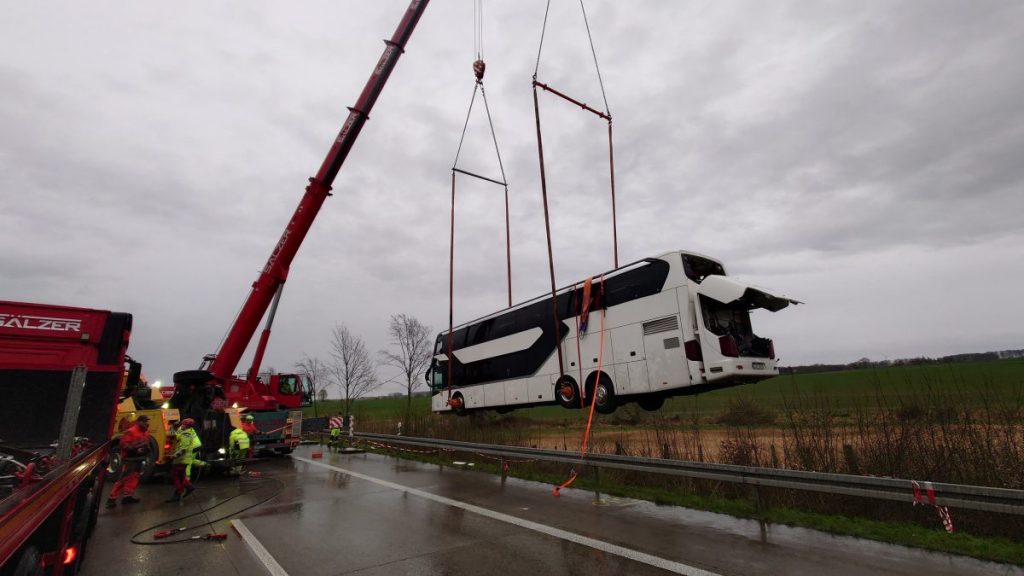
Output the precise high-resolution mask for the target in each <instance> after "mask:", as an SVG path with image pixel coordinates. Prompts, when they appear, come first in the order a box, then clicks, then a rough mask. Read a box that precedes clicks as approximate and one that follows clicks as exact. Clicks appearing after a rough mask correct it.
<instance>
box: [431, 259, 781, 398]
mask: <svg viewBox="0 0 1024 576" xmlns="http://www.w3.org/2000/svg"><path fill="white" fill-rule="evenodd" d="M600 284H601V282H600V281H599V279H598V278H597V277H595V278H594V280H593V287H592V290H591V307H590V309H591V312H590V316H589V326H588V329H587V330H586V332H585V333H584V334H583V336H582V338H581V337H579V335H578V334H577V326H578V324H579V321H580V316H579V313H580V302H581V300H582V298H583V284H582V283H578V284H575V285H573V286H568V287H565V288H563V289H561V290H559V291H558V292H557V313H558V318H559V326H558V329H557V335H556V327H555V322H554V314H553V308H552V302H551V300H552V298H551V295H545V296H540V297H538V298H535V299H533V300H530V301H528V302H524V303H522V304H518V305H516V306H513V307H511V308H508V309H505V310H502V311H500V312H495V313H494V314H491V315H489V316H485V317H483V318H480V319H478V320H474V321H472V322H469V323H467V324H463V325H461V326H458V327H456V328H455V329H454V330H453V333H454V336H453V344H452V356H453V357H454V362H453V365H452V367H451V378H452V383H451V386H449V383H448V377H449V375H448V332H447V331H445V332H442V333H441V334H438V336H437V340H436V341H435V343H434V357H433V359H432V361H431V364H430V367H429V368H428V370H427V373H426V379H427V383H428V384H429V385H430V387H431V392H432V394H433V398H432V401H431V407H432V409H433V410H434V411H435V412H448V411H454V412H455V413H457V414H460V415H461V414H465V413H466V412H468V411H472V410H482V409H493V410H497V411H498V412H502V413H504V412H508V411H511V410H513V409H515V408H525V407H529V406H539V405H545V404H555V403H558V404H561V405H562V406H564V407H565V408H580V407H582V406H584V405H586V406H589V402H590V398H591V395H592V394H594V393H595V390H596V394H597V400H596V404H595V410H598V411H600V412H602V413H606V414H607V413H611V412H613V411H614V410H615V408H616V407H617V406H619V405H621V404H623V403H625V402H631V401H635V402H637V403H638V404H639V405H640V406H641V407H642V408H644V409H645V410H657V409H659V408H661V406H662V404H664V402H665V398H667V397H669V396H675V395H685V394H697V393H700V392H704V391H707V390H714V389H717V388H724V387H727V386H733V385H736V384H745V383H750V382H757V381H759V380H764V379H766V378H770V377H772V376H775V375H776V374H778V368H777V366H776V362H777V360H776V357H775V349H774V345H773V343H772V341H771V340H769V339H767V338H761V337H759V336H756V335H755V334H754V332H753V329H752V327H751V325H750V311H751V310H753V309H756V308H764V309H766V310H770V311H772V312H776V311H778V310H781V309H783V308H785V307H786V306H788V305H790V304H799V302H797V301H796V300H792V299H790V298H788V297H786V296H783V295H780V294H776V293H774V292H771V291H769V290H766V289H764V288H759V287H755V286H751V285H748V284H743V283H741V282H737V281H735V280H733V279H732V278H729V277H727V276H726V275H725V268H724V267H723V266H722V264H721V262H718V261H717V260H714V259H712V258H708V257H707V256H702V255H699V254H694V253H691V252H670V253H668V254H663V255H661V256H658V257H656V258H645V259H644V260H640V261H638V262H634V263H632V264H628V265H626V266H623V267H621V268H617V269H615V270H612V271H611V272H608V273H606V274H605V275H604V286H600ZM601 308H604V309H605V314H606V316H605V318H604V319H603V327H604V338H603V342H604V350H603V352H602V351H601V350H600V348H601V342H602V338H601V334H600V332H601V327H602V319H601ZM558 336H560V337H561V340H562V342H561V344H562V345H561V352H562V367H561V371H560V368H559V359H558V350H559V346H558V345H557V338H558ZM599 361H600V362H601V370H600V372H599V371H598V362H599ZM561 372H564V374H562V373H561ZM581 383H582V386H581ZM581 392H582V394H581Z"/></svg>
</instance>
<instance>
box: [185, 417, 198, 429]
mask: <svg viewBox="0 0 1024 576" xmlns="http://www.w3.org/2000/svg"><path fill="white" fill-rule="evenodd" d="M195 425H196V421H195V420H193V419H191V418H185V419H184V420H182V421H181V427H182V428H191V427H193V426H195Z"/></svg>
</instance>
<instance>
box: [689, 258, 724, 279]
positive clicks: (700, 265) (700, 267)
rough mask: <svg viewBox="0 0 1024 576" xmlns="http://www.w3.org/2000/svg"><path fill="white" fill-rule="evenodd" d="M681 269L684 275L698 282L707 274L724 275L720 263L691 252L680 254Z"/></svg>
mask: <svg viewBox="0 0 1024 576" xmlns="http://www.w3.org/2000/svg"><path fill="white" fill-rule="evenodd" d="M682 257H683V271H684V272H686V277H687V278H689V279H690V280H693V281H694V282H696V283H697V284H700V283H701V282H703V281H704V279H705V278H707V277H708V276H725V268H723V267H722V265H721V264H719V263H718V262H715V261H714V260H711V259H708V258H701V257H700V256H695V255H693V254H682Z"/></svg>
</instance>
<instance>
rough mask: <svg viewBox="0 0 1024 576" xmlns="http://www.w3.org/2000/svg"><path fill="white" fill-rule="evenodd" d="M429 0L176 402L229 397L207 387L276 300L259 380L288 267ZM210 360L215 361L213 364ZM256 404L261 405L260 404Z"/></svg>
mask: <svg viewBox="0 0 1024 576" xmlns="http://www.w3.org/2000/svg"><path fill="white" fill-rule="evenodd" d="M428 3H429V0H412V1H411V2H410V3H409V8H408V9H407V10H406V12H405V14H404V16H403V17H402V20H401V22H400V23H399V24H398V27H397V28H396V29H395V33H394V34H393V35H392V36H391V39H390V40H385V44H386V47H385V48H384V53H383V54H382V55H381V57H380V59H379V60H378V61H377V64H376V65H375V66H374V68H373V72H372V73H371V74H370V78H369V80H367V82H366V86H365V87H364V88H363V91H362V93H361V94H360V95H359V99H358V100H357V101H356V104H355V106H353V107H350V108H349V115H348V118H347V119H346V120H345V123H344V124H343V125H342V127H341V131H340V132H339V133H338V137H337V138H335V139H334V142H333V143H332V144H331V148H330V150H329V151H328V152H327V157H326V158H325V159H324V161H323V164H322V165H321V166H320V170H319V171H317V173H316V176H314V177H312V178H310V179H309V185H308V186H307V187H306V192H305V194H304V195H303V196H302V199H301V200H300V201H299V205H298V207H296V209H295V213H294V214H293V215H292V217H291V220H289V221H288V225H287V226H285V229H284V232H283V233H282V234H281V238H280V240H278V242H277V244H276V245H275V246H274V249H273V251H272V252H271V253H270V257H269V258H268V259H267V263H266V265H265V266H264V267H263V270H262V271H261V272H260V275H259V277H258V278H257V279H256V281H255V282H254V283H253V285H252V291H250V292H249V296H248V298H246V300H245V304H244V305H243V306H242V309H241V311H240V312H239V313H238V316H237V317H236V318H235V321H234V323H233V324H232V325H231V328H230V330H229V331H228V333H227V336H226V337H225V339H224V342H223V343H222V344H221V347H220V350H218V351H217V353H216V354H213V355H209V356H207V357H206V358H204V366H206V367H207V369H206V370H203V369H200V370H186V371H183V372H178V373H176V374H175V375H174V382H175V385H176V389H177V391H176V397H177V398H178V399H179V401H178V402H176V403H178V404H181V405H182V408H185V411H186V412H189V413H192V414H195V415H197V416H199V415H201V410H202V409H205V408H208V407H209V405H210V402H211V400H212V398H213V396H214V395H216V396H221V397H223V396H224V393H223V390H216V392H215V394H214V393H211V391H210V389H209V388H208V387H207V385H212V387H213V388H215V389H220V388H221V387H223V386H224V384H225V383H226V382H228V381H229V380H231V379H232V374H233V373H234V371H235V369H236V368H237V367H238V363H239V361H240V359H241V357H242V354H243V353H244V352H245V349H246V348H247V347H248V345H249V343H250V341H252V337H253V335H254V334H255V333H256V327H257V325H258V324H259V321H260V319H261V318H262V317H263V316H264V315H265V314H266V313H267V309H268V308H269V307H270V305H271V302H274V303H275V306H274V307H273V309H271V313H270V316H269V317H268V322H267V326H266V328H265V329H264V331H263V334H262V335H261V337H260V341H259V345H258V346H257V349H256V353H255V355H254V358H253V366H252V369H250V371H249V372H250V373H249V377H248V378H247V381H248V384H249V387H250V388H251V387H252V385H253V383H254V382H255V380H256V374H257V372H258V370H259V364H260V362H261V361H262V358H263V352H264V350H265V348H266V345H267V340H268V339H269V336H270V326H271V323H272V322H273V315H274V312H275V310H276V299H275V295H277V297H278V298H279V297H280V293H281V289H282V288H283V287H284V283H285V281H286V280H287V279H288V269H289V267H290V266H291V263H292V260H293V259H294V258H295V254H296V253H297V252H298V250H299V246H301V245H302V241H303V240H304V239H305V237H306V233H307V232H309V229H310V227H311V226H312V224H313V220H314V219H315V218H316V215H317V213H318V212H319V211H320V207H321V206H322V205H323V203H324V200H326V199H327V197H328V196H330V195H331V185H332V184H333V183H334V178H335V177H336V176H337V175H338V171H339V170H341V166H342V164H343V163H344V162H345V159H346V157H348V153H349V151H350V150H351V149H352V145H353V144H354V143H355V141H356V138H357V137H358V136H359V133H360V131H361V130H362V128H363V125H364V124H365V123H366V120H367V119H368V118H369V114H370V110H372V109H373V105H374V103H375V102H376V101H377V97H378V96H380V93H381V91H382V90H383V89H384V85H385V84H386V83H387V80H388V77H389V76H390V75H391V71H392V70H393V69H394V67H395V64H396V63H397V62H398V58H399V56H401V55H402V53H403V52H404V51H405V45H406V42H407V41H408V40H409V37H410V36H411V35H412V32H413V30H414V29H415V27H416V24H417V23H418V22H419V19H420V16H422V14H423V11H424V9H426V7H427V4H428ZM207 362H209V363H208V364H207ZM200 387H202V388H203V389H205V393H202V394H197V392H199V388H200ZM197 400H198V402H197ZM253 408H254V409H260V407H257V406H256V405H254V406H253Z"/></svg>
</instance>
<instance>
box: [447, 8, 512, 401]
mask: <svg viewBox="0 0 1024 576" xmlns="http://www.w3.org/2000/svg"><path fill="white" fill-rule="evenodd" d="M483 12H484V10H483V0H474V2H473V20H474V22H473V24H474V27H473V49H474V52H475V56H476V60H475V61H474V62H473V75H474V76H475V79H476V81H475V82H474V83H473V95H472V97H470V100H469V109H468V110H466V121H465V122H464V123H463V125H462V135H461V136H460V137H459V146H458V148H457V149H456V151H455V161H454V162H452V201H451V220H450V221H451V234H450V238H449V251H448V343H447V356H448V386H447V388H448V401H447V402H448V405H449V406H452V376H453V366H454V359H455V358H454V354H453V346H454V328H455V326H454V318H455V180H456V174H463V175H465V176H471V177H473V178H477V179H480V180H484V181H486V182H491V183H493V184H498V185H501V186H502V187H504V189H505V262H506V272H507V277H508V306H509V308H511V307H512V235H511V229H510V224H509V208H508V178H507V177H506V176H505V165H504V164H503V163H502V161H501V149H500V148H499V146H498V136H497V133H496V132H495V130H494V120H493V118H492V116H491V107H490V105H489V104H488V103H487V92H486V91H485V90H484V73H485V72H486V70H487V64H486V63H485V62H484V59H483V51H484V25H483ZM478 91H479V92H480V97H481V99H482V100H483V102H484V110H485V112H486V113H487V126H488V127H489V128H490V130H491V140H492V142H493V143H494V153H495V156H496V157H497V159H498V169H499V170H500V171H501V179H500V180H498V179H494V178H488V177H486V176H481V175H479V174H476V173H473V172H469V171H467V170H463V169H461V168H459V167H458V165H459V156H460V155H461V154H462V145H463V144H464V143H465V141H466V132H467V130H468V128H469V119H470V117H471V116H472V114H473V105H474V103H475V102H476V94H477V92H478ZM453 408H454V406H453Z"/></svg>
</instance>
